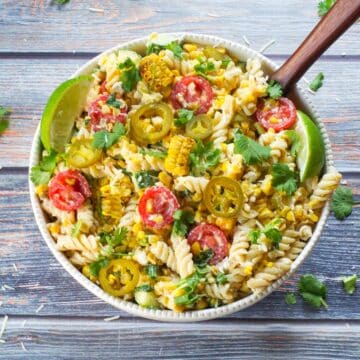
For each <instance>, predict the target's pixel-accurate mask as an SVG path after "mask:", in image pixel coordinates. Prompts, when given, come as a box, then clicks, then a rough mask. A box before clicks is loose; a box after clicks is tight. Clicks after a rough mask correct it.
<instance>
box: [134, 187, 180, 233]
mask: <svg viewBox="0 0 360 360" xmlns="http://www.w3.org/2000/svg"><path fill="white" fill-rule="evenodd" d="M179 207H180V205H179V203H178V201H177V199H176V197H175V195H174V194H173V193H172V192H171V191H170V190H169V189H167V188H165V187H163V186H153V187H151V188H149V189H147V190H146V191H145V192H144V195H143V196H142V197H141V199H140V201H139V206H138V208H139V213H140V216H141V218H142V220H143V222H144V224H145V225H146V226H149V227H151V228H154V229H162V228H164V227H166V226H167V225H170V224H171V223H172V222H173V221H174V217H173V215H174V213H175V211H176V210H177V209H179Z"/></svg>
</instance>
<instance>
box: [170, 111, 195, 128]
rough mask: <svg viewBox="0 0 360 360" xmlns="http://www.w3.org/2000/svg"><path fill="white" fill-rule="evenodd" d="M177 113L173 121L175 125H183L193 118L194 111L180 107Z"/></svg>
mask: <svg viewBox="0 0 360 360" xmlns="http://www.w3.org/2000/svg"><path fill="white" fill-rule="evenodd" d="M177 113H178V118H177V119H175V121H174V124H175V125H176V126H181V125H185V124H187V123H188V122H189V121H191V120H192V119H193V118H194V112H193V111H191V110H188V109H180V110H178V112H177Z"/></svg>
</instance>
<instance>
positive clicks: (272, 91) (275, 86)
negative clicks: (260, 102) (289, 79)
mask: <svg viewBox="0 0 360 360" xmlns="http://www.w3.org/2000/svg"><path fill="white" fill-rule="evenodd" d="M266 91H267V93H268V95H269V97H271V98H272V99H278V98H279V97H281V96H282V94H283V88H282V86H281V84H280V83H278V82H277V81H276V80H270V82H269V85H268V87H267V89H266Z"/></svg>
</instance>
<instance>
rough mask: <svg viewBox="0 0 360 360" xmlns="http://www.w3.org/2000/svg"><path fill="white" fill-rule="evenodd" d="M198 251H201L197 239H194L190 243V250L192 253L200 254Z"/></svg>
mask: <svg viewBox="0 0 360 360" xmlns="http://www.w3.org/2000/svg"><path fill="white" fill-rule="evenodd" d="M200 251H201V246H200V244H199V242H198V241H195V242H194V243H193V244H192V245H191V252H192V253H193V254H194V255H199V254H200Z"/></svg>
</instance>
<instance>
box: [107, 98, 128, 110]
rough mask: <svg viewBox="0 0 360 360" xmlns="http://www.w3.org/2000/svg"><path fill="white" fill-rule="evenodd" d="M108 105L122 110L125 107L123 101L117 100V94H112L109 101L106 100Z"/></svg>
mask: <svg viewBox="0 0 360 360" xmlns="http://www.w3.org/2000/svg"><path fill="white" fill-rule="evenodd" d="M106 104H108V105H110V106H112V107H114V108H116V109H120V108H121V107H122V106H124V104H123V102H122V101H119V100H117V99H116V97H115V94H111V95H110V96H109V97H108V99H107V100H106Z"/></svg>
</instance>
